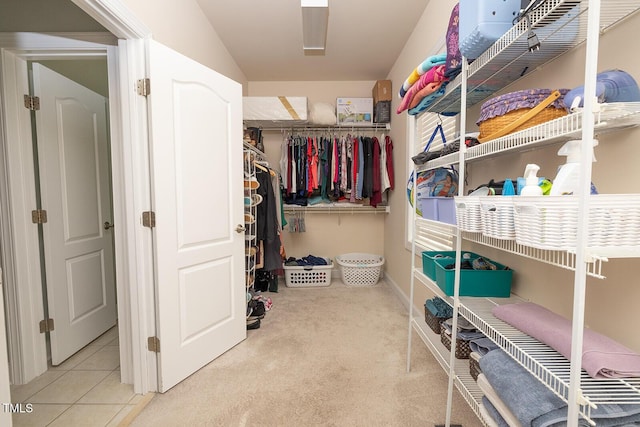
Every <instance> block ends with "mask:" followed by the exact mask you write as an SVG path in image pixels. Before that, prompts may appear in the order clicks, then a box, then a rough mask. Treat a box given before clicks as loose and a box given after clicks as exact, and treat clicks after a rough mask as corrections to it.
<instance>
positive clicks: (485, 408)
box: [478, 396, 510, 427]
mask: <svg viewBox="0 0 640 427" xmlns="http://www.w3.org/2000/svg"><path fill="white" fill-rule="evenodd" d="M478 406H479V408H478V409H480V415H481V416H482V419H483V420H484V422H485V423H486V424H487V425H488V426H489V427H510V426H509V424H507V423H506V421H505V420H504V418H502V416H501V415H500V413H499V412H498V410H497V409H496V408H495V407H494V406H493V405H492V404H491V402H489V399H487V398H486V396H482V402H481V403H480V404H479V405H478Z"/></svg>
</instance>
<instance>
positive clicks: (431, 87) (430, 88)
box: [409, 81, 444, 109]
mask: <svg viewBox="0 0 640 427" xmlns="http://www.w3.org/2000/svg"><path fill="white" fill-rule="evenodd" d="M443 84H444V82H443V81H442V82H433V83H428V84H427V85H426V86H425V87H424V88H422V89H420V90H419V91H418V92H416V94H415V95H414V97H413V99H412V100H411V104H409V109H411V108H416V107H417V106H418V104H419V103H420V101H422V100H423V99H424V97H425V96H429V95H431V94H432V93H434V92H435V91H437V90H438V89H440V86H442V85H443Z"/></svg>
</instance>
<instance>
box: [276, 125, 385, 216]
mask: <svg viewBox="0 0 640 427" xmlns="http://www.w3.org/2000/svg"><path fill="white" fill-rule="evenodd" d="M280 170H281V172H282V179H283V194H284V201H285V203H287V204H293V205H299V206H307V205H311V204H315V203H319V202H336V201H345V202H352V203H361V202H363V200H364V199H369V204H370V205H371V206H373V207H376V206H378V205H380V204H383V203H384V202H385V201H386V196H387V194H386V192H387V190H393V187H394V177H393V142H392V140H391V138H390V137H389V136H384V135H383V136H382V137H381V138H380V139H378V138H377V137H375V136H374V137H369V136H353V135H343V136H333V137H327V136H288V137H286V138H285V140H284V141H283V144H282V155H281V158H280Z"/></svg>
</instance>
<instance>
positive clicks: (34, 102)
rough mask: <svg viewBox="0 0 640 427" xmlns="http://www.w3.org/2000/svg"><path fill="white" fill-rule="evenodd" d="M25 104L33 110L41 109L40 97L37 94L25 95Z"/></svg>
mask: <svg viewBox="0 0 640 427" xmlns="http://www.w3.org/2000/svg"><path fill="white" fill-rule="evenodd" d="M24 106H25V108H27V109H29V110H31V111H38V110H39V109H40V98H38V97H37V96H29V95H25V96H24Z"/></svg>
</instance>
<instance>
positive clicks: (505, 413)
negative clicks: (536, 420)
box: [476, 374, 521, 427]
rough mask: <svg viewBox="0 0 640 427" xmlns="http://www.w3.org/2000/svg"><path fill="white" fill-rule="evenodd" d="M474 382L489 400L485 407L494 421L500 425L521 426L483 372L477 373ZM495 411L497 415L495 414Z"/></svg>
mask: <svg viewBox="0 0 640 427" xmlns="http://www.w3.org/2000/svg"><path fill="white" fill-rule="evenodd" d="M476 382H477V383H478V387H479V388H480V391H481V392H482V394H483V395H484V397H485V398H486V399H487V400H488V401H489V405H486V407H487V410H488V411H489V413H490V414H491V417H492V418H493V419H494V420H495V422H496V423H497V424H498V425H501V426H502V425H508V426H511V427H521V424H520V422H519V421H518V419H517V418H516V417H515V415H513V413H512V412H511V410H510V409H509V407H508V406H507V405H505V404H504V402H503V401H502V400H501V399H500V397H499V396H498V394H497V393H496V391H495V390H494V389H493V387H491V384H490V383H489V380H487V377H486V376H485V375H484V374H479V375H478V379H477V381H476ZM483 403H484V400H483ZM493 411H495V413H493ZM496 413H497V415H498V416H496Z"/></svg>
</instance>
